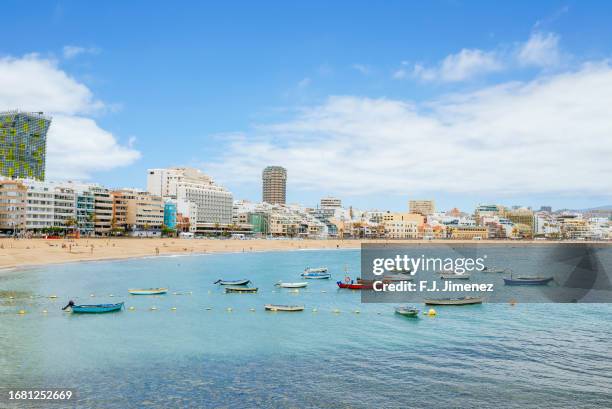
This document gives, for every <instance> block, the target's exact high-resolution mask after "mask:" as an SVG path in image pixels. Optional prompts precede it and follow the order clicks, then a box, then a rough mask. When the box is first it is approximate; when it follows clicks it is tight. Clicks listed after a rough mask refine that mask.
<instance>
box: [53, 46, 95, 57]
mask: <svg viewBox="0 0 612 409" xmlns="http://www.w3.org/2000/svg"><path fill="white" fill-rule="evenodd" d="M62 53H63V55H64V58H66V59H71V58H74V57H76V56H78V55H80V54H99V53H100V49H99V48H96V47H81V46H78V45H65V46H64V48H63V49H62Z"/></svg>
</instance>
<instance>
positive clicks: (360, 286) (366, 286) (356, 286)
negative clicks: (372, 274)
mask: <svg viewBox="0 0 612 409" xmlns="http://www.w3.org/2000/svg"><path fill="white" fill-rule="evenodd" d="M336 284H338V288H346V289H349V290H371V289H372V288H373V285H374V284H373V283H369V282H368V283H367V282H361V283H343V282H342V281H338V282H336Z"/></svg>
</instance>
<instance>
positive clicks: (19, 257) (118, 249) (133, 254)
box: [0, 238, 612, 274]
mask: <svg viewBox="0 0 612 409" xmlns="http://www.w3.org/2000/svg"><path fill="white" fill-rule="evenodd" d="M362 244H385V245H391V246H393V245H413V246H426V245H466V244H470V245H500V246H504V245H505V246H529V245H564V244H565V245H567V244H594V245H607V246H611V245H612V242H609V241H608V242H603V241H544V240H535V241H517V240H478V241H476V240H384V239H349V240H298V239H287V240H267V239H253V240H230V239H228V240H219V239H188V240H187V239H178V238H81V239H11V238H3V239H0V274H2V273H3V272H6V271H14V270H18V269H22V268H25V269H27V268H31V267H37V266H43V265H50V264H66V263H78V262H88V261H120V260H127V259H135V258H145V257H164V256H188V255H204V254H220V253H251V252H266V251H298V250H343V249H344V250H347V249H359V248H360V247H361V245H362Z"/></svg>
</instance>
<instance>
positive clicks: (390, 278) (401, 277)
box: [382, 273, 414, 283]
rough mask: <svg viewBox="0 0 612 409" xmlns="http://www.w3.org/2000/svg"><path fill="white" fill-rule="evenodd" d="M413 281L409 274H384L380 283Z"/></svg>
mask: <svg viewBox="0 0 612 409" xmlns="http://www.w3.org/2000/svg"><path fill="white" fill-rule="evenodd" d="M412 280H414V276H412V275H410V273H406V274H404V273H401V274H386V275H384V276H383V277H382V281H383V282H386V283H391V282H396V281H412Z"/></svg>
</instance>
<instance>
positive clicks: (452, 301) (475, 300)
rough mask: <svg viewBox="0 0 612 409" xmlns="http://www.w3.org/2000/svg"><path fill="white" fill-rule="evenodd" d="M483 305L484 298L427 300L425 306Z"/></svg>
mask: <svg viewBox="0 0 612 409" xmlns="http://www.w3.org/2000/svg"><path fill="white" fill-rule="evenodd" d="M470 304H482V297H458V298H426V299H425V305H470Z"/></svg>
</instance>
